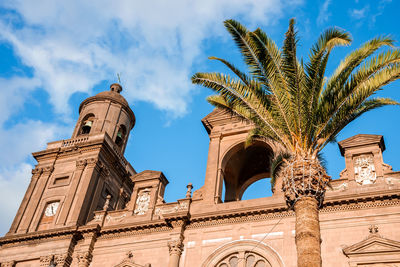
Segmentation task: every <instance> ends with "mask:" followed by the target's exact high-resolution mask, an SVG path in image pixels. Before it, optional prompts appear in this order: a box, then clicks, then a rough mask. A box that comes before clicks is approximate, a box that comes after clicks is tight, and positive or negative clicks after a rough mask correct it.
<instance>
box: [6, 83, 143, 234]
mask: <svg viewBox="0 0 400 267" xmlns="http://www.w3.org/2000/svg"><path fill="white" fill-rule="evenodd" d="M121 91H122V87H121V86H120V85H119V84H112V85H111V86H110V90H109V91H104V92H101V93H99V94H97V95H95V96H92V97H89V98H87V99H85V100H84V101H83V102H82V103H81V105H80V107H79V119H78V121H77V123H76V126H75V129H74V131H73V134H72V138H71V139H67V140H61V141H56V142H51V143H48V145H47V148H46V149H45V150H43V151H39V152H36V153H33V156H34V157H35V159H36V160H37V162H38V164H37V165H36V166H35V168H34V169H33V170H32V178H31V181H30V184H29V187H28V189H27V191H26V193H25V196H24V198H23V200H22V203H21V205H20V208H19V209H18V212H17V215H16V216H15V219H14V221H13V223H12V225H11V228H10V231H9V232H8V233H7V235H13V234H23V233H29V232H36V231H42V230H51V229H60V228H65V227H71V226H79V225H83V224H85V223H86V222H87V221H88V220H90V219H91V218H92V217H93V213H94V211H96V210H99V209H103V206H104V204H105V202H106V200H108V201H107V204H108V205H107V206H108V209H111V210H113V209H116V208H123V207H124V206H125V204H126V203H127V201H128V200H129V196H130V195H131V194H132V189H133V181H132V179H131V177H132V176H133V175H134V174H136V171H135V170H134V169H133V167H132V166H131V165H130V164H129V163H128V162H127V161H126V159H125V158H124V156H123V153H124V151H125V148H126V144H127V141H128V137H129V132H130V130H131V129H132V128H133V126H134V125H135V115H134V113H133V111H132V110H131V108H130V107H129V104H128V102H127V101H126V100H125V98H124V97H123V96H122V95H121V94H120V93H121Z"/></svg>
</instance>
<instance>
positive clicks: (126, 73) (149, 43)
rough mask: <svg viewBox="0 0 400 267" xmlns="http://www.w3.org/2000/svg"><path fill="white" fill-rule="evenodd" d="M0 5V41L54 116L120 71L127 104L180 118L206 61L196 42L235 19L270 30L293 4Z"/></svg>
mask: <svg viewBox="0 0 400 267" xmlns="http://www.w3.org/2000/svg"><path fill="white" fill-rule="evenodd" d="M293 3H294V4H295V5H297V4H299V3H300V2H299V1H293ZM4 6H5V7H6V8H8V9H11V10H14V11H15V12H16V14H17V15H14V16H13V15H9V16H5V17H4V18H3V19H1V22H0V38H2V39H3V40H4V41H6V42H8V43H10V44H12V46H13V48H14V49H15V51H16V54H17V56H18V57H20V58H21V60H22V62H23V63H24V64H26V65H27V66H30V67H32V68H33V70H34V78H35V79H38V80H39V81H40V82H41V84H42V86H43V88H44V89H45V90H46V91H47V92H48V93H49V94H50V98H51V102H52V103H54V106H55V109H56V111H58V112H59V113H68V111H69V107H68V103H67V100H68V98H69V97H70V96H71V94H73V93H74V92H78V91H81V92H90V90H91V89H92V88H93V86H95V85H96V84H98V83H99V82H101V81H102V80H115V77H116V73H122V80H123V83H124V87H125V88H126V89H127V90H126V91H125V92H124V94H125V95H126V96H127V98H128V100H144V101H150V102H152V103H154V104H155V105H156V106H157V107H158V108H160V109H162V110H167V111H170V112H172V113H173V114H174V115H176V116H179V115H183V114H184V113H185V112H186V110H187V104H188V102H190V94H191V91H192V90H193V88H194V87H193V86H192V85H191V83H190V76H191V74H192V71H193V70H191V67H192V66H193V64H194V63H195V62H199V59H203V58H204V57H205V56H204V57H203V56H201V57H200V53H201V52H200V51H201V46H202V42H203V41H204V40H206V39H207V38H209V37H210V36H215V35H216V34H220V31H222V21H223V20H224V19H227V18H231V17H237V16H240V17H241V18H242V19H243V21H245V22H246V23H248V24H249V25H255V24H264V25H265V24H271V23H274V22H276V20H277V19H278V18H279V17H280V16H281V15H282V13H283V12H282V9H283V8H284V7H285V6H293V4H292V5H291V4H289V3H286V2H283V1H281V0H269V1H266V0H219V1H214V0H203V1H186V0H176V1H162V0H160V1H128V0H126V1H124V0H120V1H105V0H101V1H100V0H96V1H83V2H82V1H22V0H21V1H14V0H13V1H11V0H10V1H6V2H5V4H4ZM21 25H22V26H21ZM216 25H217V26H216ZM155 95H157V97H155Z"/></svg>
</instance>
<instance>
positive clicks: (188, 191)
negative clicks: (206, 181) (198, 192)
mask: <svg viewBox="0 0 400 267" xmlns="http://www.w3.org/2000/svg"><path fill="white" fill-rule="evenodd" d="M186 187H187V191H186V198H191V197H192V189H193V185H192V183H189V184H188V185H187V186H186Z"/></svg>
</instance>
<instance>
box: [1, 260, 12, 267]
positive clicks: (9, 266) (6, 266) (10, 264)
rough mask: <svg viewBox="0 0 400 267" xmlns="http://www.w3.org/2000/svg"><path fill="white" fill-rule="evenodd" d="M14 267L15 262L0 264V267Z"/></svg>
mask: <svg viewBox="0 0 400 267" xmlns="http://www.w3.org/2000/svg"><path fill="white" fill-rule="evenodd" d="M3 266H4V267H14V266H15V261H7V262H3V263H2V264H1V267H3Z"/></svg>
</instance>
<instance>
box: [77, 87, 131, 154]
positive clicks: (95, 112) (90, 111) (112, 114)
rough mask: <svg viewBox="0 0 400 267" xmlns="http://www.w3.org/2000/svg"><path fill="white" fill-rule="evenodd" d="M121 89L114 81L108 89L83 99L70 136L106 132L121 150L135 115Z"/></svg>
mask: <svg viewBox="0 0 400 267" xmlns="http://www.w3.org/2000/svg"><path fill="white" fill-rule="evenodd" d="M121 91H122V86H121V85H120V84H118V83H114V84H112V85H111V86H110V90H109V91H104V92H101V93H98V94H97V95H95V96H91V97H89V98H87V99H85V100H84V101H83V102H82V103H81V105H80V106H79V119H78V122H77V124H76V127H75V130H74V133H73V135H72V137H73V138H74V137H78V136H80V135H97V134H100V133H107V134H108V135H109V136H110V137H111V138H112V139H113V140H114V142H115V143H116V144H117V146H118V147H120V149H121V151H122V152H123V151H124V150H125V146H126V143H127V141H128V136H129V132H130V130H131V129H132V128H133V126H134V125H135V115H134V113H133V111H132V110H131V108H130V107H129V104H128V101H126V99H125V98H124V97H123V96H122V95H121V94H120V93H121Z"/></svg>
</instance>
